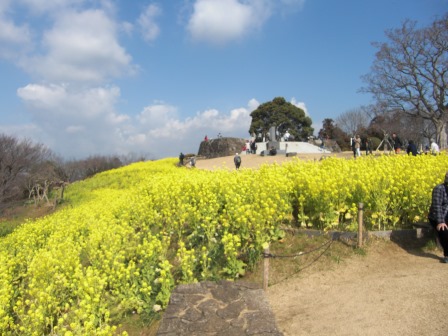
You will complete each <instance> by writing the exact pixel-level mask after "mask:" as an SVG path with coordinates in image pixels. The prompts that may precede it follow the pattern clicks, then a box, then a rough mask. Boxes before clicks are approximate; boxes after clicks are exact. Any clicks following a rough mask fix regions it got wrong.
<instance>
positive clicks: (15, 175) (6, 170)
mask: <svg viewBox="0 0 448 336" xmlns="http://www.w3.org/2000/svg"><path fill="white" fill-rule="evenodd" d="M50 154H51V152H50V151H49V150H48V149H47V148H46V147H45V146H43V145H41V144H34V143H32V142H31V141H30V140H27V139H25V140H18V139H17V138H15V137H12V136H8V135H3V134H0V203H4V202H7V201H11V200H15V199H17V198H21V197H23V192H24V181H25V180H26V178H27V176H28V175H29V174H30V173H31V171H32V167H33V166H34V165H39V164H40V163H42V162H43V161H45V160H47V159H48V157H49V155H50Z"/></svg>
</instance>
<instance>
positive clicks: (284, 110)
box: [249, 97, 314, 140]
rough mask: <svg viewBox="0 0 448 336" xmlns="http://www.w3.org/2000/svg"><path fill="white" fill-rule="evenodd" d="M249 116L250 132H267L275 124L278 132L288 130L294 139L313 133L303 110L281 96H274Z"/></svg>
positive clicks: (301, 138) (263, 133)
mask: <svg viewBox="0 0 448 336" xmlns="http://www.w3.org/2000/svg"><path fill="white" fill-rule="evenodd" d="M250 116H251V117H252V122H251V124H250V128H249V133H250V134H256V135H257V136H258V134H262V135H263V136H264V135H266V134H268V132H269V129H270V128H271V127H272V126H275V127H276V129H277V131H278V133H279V134H280V135H283V134H285V133H286V131H288V132H289V133H290V134H291V135H292V136H293V137H294V139H296V140H306V139H307V138H308V137H309V136H311V135H312V134H313V131H314V129H313V128H312V127H311V124H312V120H311V118H310V117H308V116H307V115H306V114H305V112H304V111H303V110H302V109H301V108H299V107H297V106H295V105H293V104H291V103H288V102H287V101H286V100H285V98H283V97H276V98H274V99H273V100H272V101H270V102H266V103H263V104H261V105H260V106H258V108H257V109H256V110H254V111H253V112H252V113H251V114H250Z"/></svg>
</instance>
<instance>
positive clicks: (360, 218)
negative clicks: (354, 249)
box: [263, 203, 364, 291]
mask: <svg viewBox="0 0 448 336" xmlns="http://www.w3.org/2000/svg"><path fill="white" fill-rule="evenodd" d="M363 207H364V205H363V203H359V204H358V243H357V246H358V248H359V247H362V244H363V242H362V239H363V237H362V231H363ZM336 239H338V237H337V236H334V235H332V236H331V237H330V239H328V240H327V241H326V242H325V243H323V244H322V245H321V246H319V247H316V248H314V249H311V250H309V251H306V252H299V253H294V254H285V255H277V254H274V253H271V252H270V250H269V247H267V248H265V249H264V250H263V290H265V291H266V290H267V289H268V284H269V259H274V258H278V259H281V258H297V257H300V256H304V255H306V254H310V253H313V252H316V251H319V250H321V249H324V250H323V251H322V252H321V253H320V254H319V255H318V256H317V257H316V258H315V259H313V260H312V261H311V262H310V263H309V264H307V265H306V266H304V267H302V268H300V269H299V270H298V271H296V272H294V273H293V274H296V273H298V272H300V271H302V270H304V269H306V268H307V267H310V266H311V265H312V264H313V263H315V262H316V261H317V260H319V259H320V257H322V256H323V255H324V253H325V252H327V251H328V249H329V248H330V247H331V245H332V244H333V242H334V241H335V240H336ZM293 274H290V275H289V276H288V277H290V276H291V275H293ZM288 277H286V278H284V279H283V280H282V281H284V280H286V279H287V278H288Z"/></svg>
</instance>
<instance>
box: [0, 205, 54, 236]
mask: <svg viewBox="0 0 448 336" xmlns="http://www.w3.org/2000/svg"><path fill="white" fill-rule="evenodd" d="M51 212H53V206H47V205H39V206H36V205H34V204H28V203H26V202H25V201H23V202H20V203H14V204H12V205H10V206H8V207H6V208H5V209H3V211H2V212H1V214H0V237H4V236H7V235H9V234H10V233H12V232H13V231H14V230H15V229H16V228H18V227H19V226H20V225H22V224H23V223H25V221H26V220H27V219H36V218H39V217H43V216H46V215H48V214H50V213H51Z"/></svg>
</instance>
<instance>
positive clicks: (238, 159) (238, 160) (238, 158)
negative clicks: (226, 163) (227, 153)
mask: <svg viewBox="0 0 448 336" xmlns="http://www.w3.org/2000/svg"><path fill="white" fill-rule="evenodd" d="M233 162H234V163H235V168H236V169H237V170H238V169H240V166H241V156H239V155H238V153H236V154H235V156H234V157H233Z"/></svg>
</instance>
